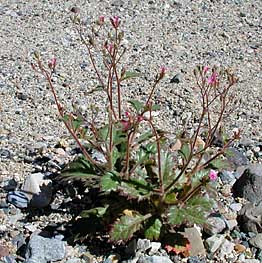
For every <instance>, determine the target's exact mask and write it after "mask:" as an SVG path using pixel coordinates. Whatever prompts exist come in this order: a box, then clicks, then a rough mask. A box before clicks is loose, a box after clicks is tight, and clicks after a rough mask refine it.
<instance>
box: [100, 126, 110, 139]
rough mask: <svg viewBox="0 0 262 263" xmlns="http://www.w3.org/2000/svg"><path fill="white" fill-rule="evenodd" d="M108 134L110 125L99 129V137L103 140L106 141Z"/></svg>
mask: <svg viewBox="0 0 262 263" xmlns="http://www.w3.org/2000/svg"><path fill="white" fill-rule="evenodd" d="M108 135H109V129H108V125H105V126H104V127H102V128H100V129H99V130H98V137H99V139H100V140H102V141H103V142H105V141H106V140H107V138H108Z"/></svg>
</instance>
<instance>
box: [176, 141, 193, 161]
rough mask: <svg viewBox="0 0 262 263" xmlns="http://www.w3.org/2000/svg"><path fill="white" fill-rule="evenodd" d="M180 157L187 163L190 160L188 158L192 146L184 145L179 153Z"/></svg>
mask: <svg viewBox="0 0 262 263" xmlns="http://www.w3.org/2000/svg"><path fill="white" fill-rule="evenodd" d="M178 152H179V153H180V155H181V156H182V157H183V159H185V160H186V161H187V160H188V157H189V155H190V146H189V144H188V143H183V146H182V148H181V150H179V151H178Z"/></svg>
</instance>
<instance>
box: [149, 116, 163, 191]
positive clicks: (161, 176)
mask: <svg viewBox="0 0 262 263" xmlns="http://www.w3.org/2000/svg"><path fill="white" fill-rule="evenodd" d="M146 121H148V123H149V124H150V127H151V129H152V131H153V133H154V135H155V137H156V144H157V164H158V178H159V186H160V187H159V188H160V193H161V194H163V193H164V185H163V174H162V170H161V147H160V137H159V136H158V133H157V131H156V128H155V126H154V124H153V123H152V121H151V119H146Z"/></svg>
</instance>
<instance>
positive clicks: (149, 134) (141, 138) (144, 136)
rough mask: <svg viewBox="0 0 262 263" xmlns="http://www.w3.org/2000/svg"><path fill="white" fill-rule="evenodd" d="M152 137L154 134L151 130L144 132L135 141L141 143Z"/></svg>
mask: <svg viewBox="0 0 262 263" xmlns="http://www.w3.org/2000/svg"><path fill="white" fill-rule="evenodd" d="M152 137H154V134H153V133H152V132H151V131H148V132H144V133H143V134H142V135H140V136H139V137H138V139H137V142H138V143H142V142H145V141H147V140H149V139H151V138H152Z"/></svg>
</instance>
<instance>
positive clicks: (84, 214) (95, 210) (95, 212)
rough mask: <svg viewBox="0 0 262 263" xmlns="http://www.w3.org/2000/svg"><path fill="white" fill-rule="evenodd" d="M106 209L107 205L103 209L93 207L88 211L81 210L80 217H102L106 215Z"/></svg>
mask: <svg viewBox="0 0 262 263" xmlns="http://www.w3.org/2000/svg"><path fill="white" fill-rule="evenodd" d="M108 207H109V205H106V206H103V207H95V208H92V209H89V210H83V211H82V212H81V214H80V216H81V217H84V218H87V217H90V216H96V217H102V216H103V215H104V214H105V213H106V211H107V208H108Z"/></svg>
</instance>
